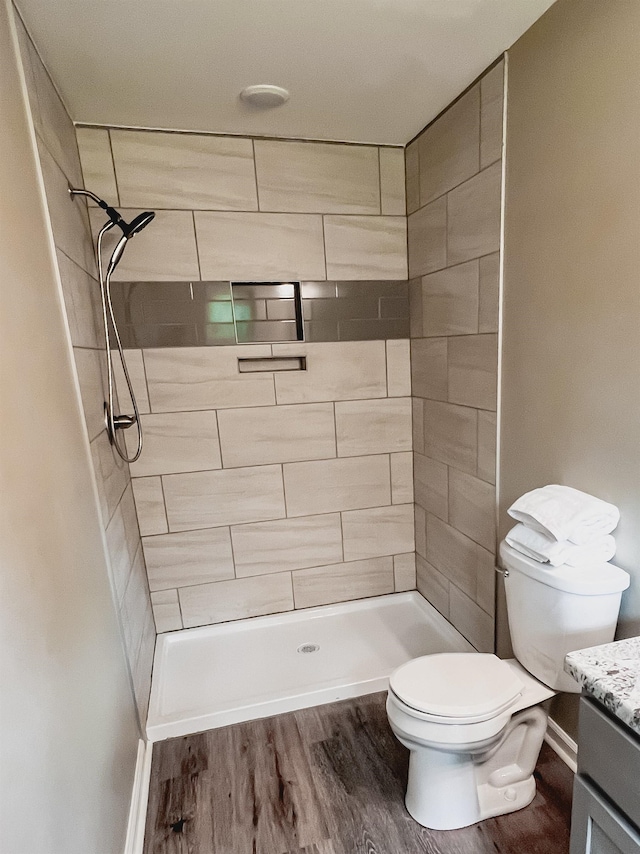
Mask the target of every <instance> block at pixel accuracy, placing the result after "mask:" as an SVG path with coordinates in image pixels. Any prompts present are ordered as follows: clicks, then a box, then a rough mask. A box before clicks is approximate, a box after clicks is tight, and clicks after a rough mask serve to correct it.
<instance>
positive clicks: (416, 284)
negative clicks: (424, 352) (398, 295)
mask: <svg viewBox="0 0 640 854" xmlns="http://www.w3.org/2000/svg"><path fill="white" fill-rule="evenodd" d="M422 315H423V309H422V279H421V278H418V279H411V281H410V282H409V335H410V337H411V338H422V336H423V334H424V332H423V325H422V321H423V316H422Z"/></svg>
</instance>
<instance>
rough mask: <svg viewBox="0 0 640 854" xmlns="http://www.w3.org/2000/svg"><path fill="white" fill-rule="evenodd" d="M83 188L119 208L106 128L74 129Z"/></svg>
mask: <svg viewBox="0 0 640 854" xmlns="http://www.w3.org/2000/svg"><path fill="white" fill-rule="evenodd" d="M76 137H77V139H78V148H79V149H80V162H81V164H82V175H83V177H84V186H85V187H87V188H88V189H89V190H91V191H92V192H94V193H95V194H96V195H98V196H100V198H101V199H104V201H105V202H107V203H108V204H110V205H113V206H114V207H119V205H120V199H119V198H118V187H117V185H116V174H115V171H114V169H113V157H112V156H111V143H110V141H109V131H108V130H107V129H106V128H76Z"/></svg>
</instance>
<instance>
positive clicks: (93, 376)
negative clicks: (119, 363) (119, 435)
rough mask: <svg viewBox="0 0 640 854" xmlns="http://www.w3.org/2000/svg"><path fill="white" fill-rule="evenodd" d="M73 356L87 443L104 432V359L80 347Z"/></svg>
mask: <svg viewBox="0 0 640 854" xmlns="http://www.w3.org/2000/svg"><path fill="white" fill-rule="evenodd" d="M73 355H74V357H75V362H76V373H77V375H78V382H79V384H80V394H81V396H82V407H83V409H84V418H85V422H86V425H87V433H88V434H89V441H90V442H92V441H93V440H94V439H95V438H96V436H97V435H98V434H99V433H100V432H101V431H102V430H104V400H105V394H104V384H103V368H102V361H103V358H104V357H103V355H102V353H100V351H99V350H86V349H84V348H81V347H75V348H74V350H73ZM105 370H106V369H105Z"/></svg>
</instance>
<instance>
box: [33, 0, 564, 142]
mask: <svg viewBox="0 0 640 854" xmlns="http://www.w3.org/2000/svg"><path fill="white" fill-rule="evenodd" d="M18 3H19V6H20V9H21V11H22V14H23V16H24V18H25V22H26V24H27V27H28V29H29V31H30V32H31V35H32V37H33V38H34V41H35V42H36V44H37V46H38V48H39V50H40V52H41V54H42V56H43V58H44V61H45V63H46V64H47V66H48V68H49V70H50V72H51V74H52V76H53V78H54V80H55V81H56V83H57V85H58V87H59V89H60V91H61V93H62V95H63V97H64V99H65V101H66V103H67V106H68V108H69V110H70V112H71V115H72V118H73V119H74V121H76V122H83V123H89V124H93V123H95V124H107V125H122V126H128V127H148V128H167V129H179V130H195V131H212V132H216V133H232V134H248V135H264V136H279V137H299V138H307V139H333V140H346V141H347V140H348V141H352V142H374V143H387V144H392V145H404V144H405V143H406V142H408V141H409V140H410V139H411V138H412V137H413V136H414V135H415V134H416V133H417V132H418V131H419V130H420V129H421V128H422V127H423V126H424V125H425V124H427V123H428V122H429V121H430V120H431V119H432V118H434V117H435V116H436V115H437V114H438V113H439V112H440V111H441V110H442V109H443V108H444V107H445V106H446V105H447V104H449V103H450V102H451V101H452V100H453V98H455V97H456V96H457V95H458V94H460V92H462V91H463V90H464V89H465V88H466V87H467V86H468V85H469V83H471V82H472V81H473V80H474V79H475V78H476V77H477V76H478V75H479V74H480V73H481V72H482V71H483V70H484V69H485V68H486V67H487V65H489V64H490V63H491V62H493V60H494V59H496V58H497V57H498V56H499V55H500V54H501V53H502V52H503V51H504V50H505V49H506V48H508V47H510V45H512V44H513V42H514V41H516V40H517V39H518V38H519V36H520V35H522V33H524V32H525V30H527V29H528V28H529V27H530V26H531V24H532V23H533V22H534V21H535V20H537V18H539V17H540V15H542V14H543V13H544V12H545V11H546V9H548V8H549V6H551V5H552V3H553V0H53V1H52V0H18ZM254 83H274V84H277V85H279V86H284V87H285V88H287V89H289V90H290V91H291V99H290V100H289V102H288V103H287V104H285V105H284V106H281V107H277V108H275V109H271V110H264V109H262V110H260V109H256V108H252V107H250V106H249V105H246V104H243V103H241V102H240V101H239V100H238V93H239V92H240V90H241V89H242V88H243V87H245V86H247V85H250V84H254Z"/></svg>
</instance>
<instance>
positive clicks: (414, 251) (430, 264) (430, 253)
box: [407, 196, 447, 279]
mask: <svg viewBox="0 0 640 854" xmlns="http://www.w3.org/2000/svg"><path fill="white" fill-rule="evenodd" d="M407 240H408V252H409V259H408V262H409V278H410V279H415V278H416V276H424V275H425V274H426V273H432V272H433V271H434V270H440V269H442V268H443V267H446V265H447V198H446V196H442V197H441V198H439V199H436V200H435V201H433V202H431V204H429V205H425V207H423V208H420V209H419V210H417V211H416V212H415V213H412V214H411V215H410V216H409V217H408V219H407Z"/></svg>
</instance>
